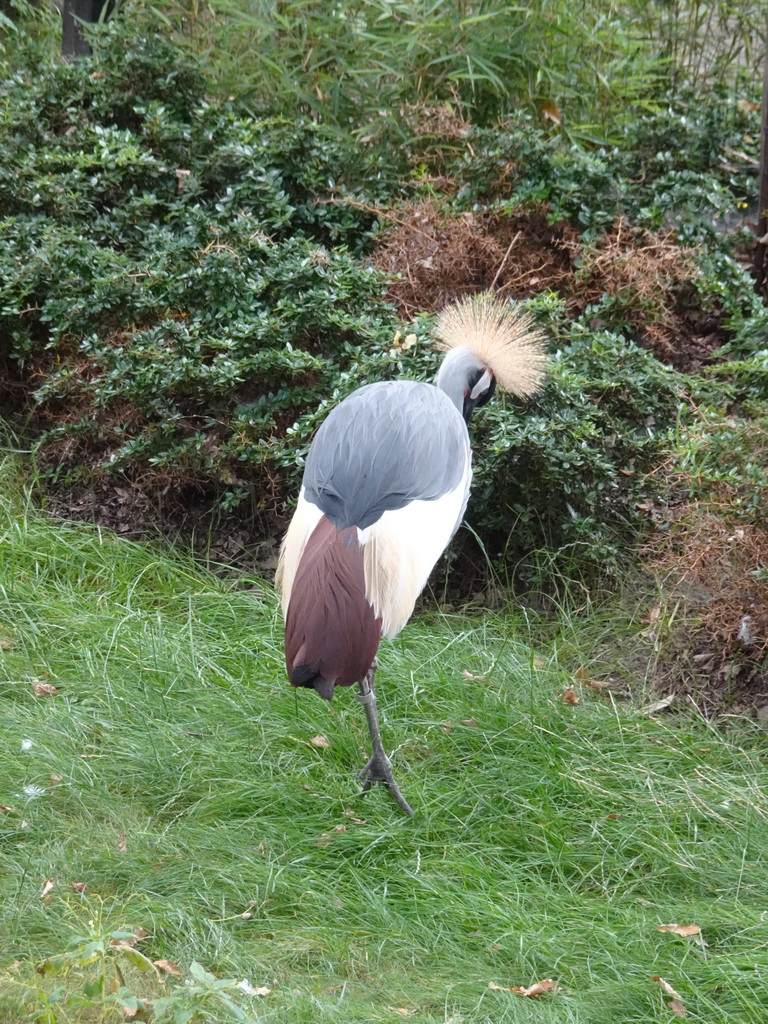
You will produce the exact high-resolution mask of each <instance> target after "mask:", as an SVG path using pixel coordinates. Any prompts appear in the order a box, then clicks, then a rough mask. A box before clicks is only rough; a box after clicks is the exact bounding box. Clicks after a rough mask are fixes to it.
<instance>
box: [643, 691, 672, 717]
mask: <svg viewBox="0 0 768 1024" xmlns="http://www.w3.org/2000/svg"><path fill="white" fill-rule="evenodd" d="M675 699H676V695H675V694H674V693H670V695H669V696H668V697H664V698H663V699H662V700H656V701H654V702H653V704H648V705H647V706H646V707H644V708H642V709H641V710H642V712H643V714H644V715H655V714H656V712H657V711H663V710H664V708H668V707H669V705H670V704H672V703H673V702H674V701H675Z"/></svg>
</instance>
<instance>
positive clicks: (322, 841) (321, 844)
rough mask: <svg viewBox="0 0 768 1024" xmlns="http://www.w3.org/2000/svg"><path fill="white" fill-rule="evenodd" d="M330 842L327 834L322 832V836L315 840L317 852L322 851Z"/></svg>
mask: <svg viewBox="0 0 768 1024" xmlns="http://www.w3.org/2000/svg"><path fill="white" fill-rule="evenodd" d="M330 841H331V837H330V836H329V835H328V833H327V832H323V834H322V835H321V836H320V838H319V839H318V840H317V848H318V850H324V849H325V848H326V846H327V845H328V843H330Z"/></svg>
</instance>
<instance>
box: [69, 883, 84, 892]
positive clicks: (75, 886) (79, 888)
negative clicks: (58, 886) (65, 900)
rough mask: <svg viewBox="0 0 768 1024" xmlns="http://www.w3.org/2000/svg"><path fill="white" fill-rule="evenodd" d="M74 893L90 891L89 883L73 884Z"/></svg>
mask: <svg viewBox="0 0 768 1024" xmlns="http://www.w3.org/2000/svg"><path fill="white" fill-rule="evenodd" d="M72 891H73V892H87V891H88V883H87V882H73V883H72Z"/></svg>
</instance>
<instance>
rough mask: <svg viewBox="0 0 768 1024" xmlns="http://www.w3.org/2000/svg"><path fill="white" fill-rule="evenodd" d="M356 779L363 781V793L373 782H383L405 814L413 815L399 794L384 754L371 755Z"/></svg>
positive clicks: (406, 802) (390, 766) (390, 767)
mask: <svg viewBox="0 0 768 1024" xmlns="http://www.w3.org/2000/svg"><path fill="white" fill-rule="evenodd" d="M357 777H358V779H363V780H364V781H363V792H364V793H367V792H368V790H369V789H370V788H371V786H372V785H373V784H374V782H383V783H384V785H385V786H386V787H387V789H388V790H389V792H390V793H391V795H392V799H393V800H394V801H395V803H397V804H398V806H400V807H401V808H402V809H403V810H404V811H405V813H406V814H413V809H412V807H411V806H410V804H409V803H408V801H407V800H406V799H405V797H404V796H403V794H402V793H401V792H400V787H399V786H398V784H397V783H396V782H395V776H394V775H393V774H392V764H391V763H390V760H389V758H388V757H387V755H386V754H384V753H381V754H372V755H371V757H370V758H369V760H368V764H366V766H365V768H363V769H362V771H360V772H358V775H357Z"/></svg>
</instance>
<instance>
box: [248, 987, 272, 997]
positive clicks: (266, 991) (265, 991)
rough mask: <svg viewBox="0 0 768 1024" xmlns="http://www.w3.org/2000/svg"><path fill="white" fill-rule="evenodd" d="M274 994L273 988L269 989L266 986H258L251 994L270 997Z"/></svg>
mask: <svg viewBox="0 0 768 1024" xmlns="http://www.w3.org/2000/svg"><path fill="white" fill-rule="evenodd" d="M271 992H272V989H271V988H267V986H266V985H256V986H255V987H254V989H253V992H251V995H252V996H268V995H270V993H271Z"/></svg>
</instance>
